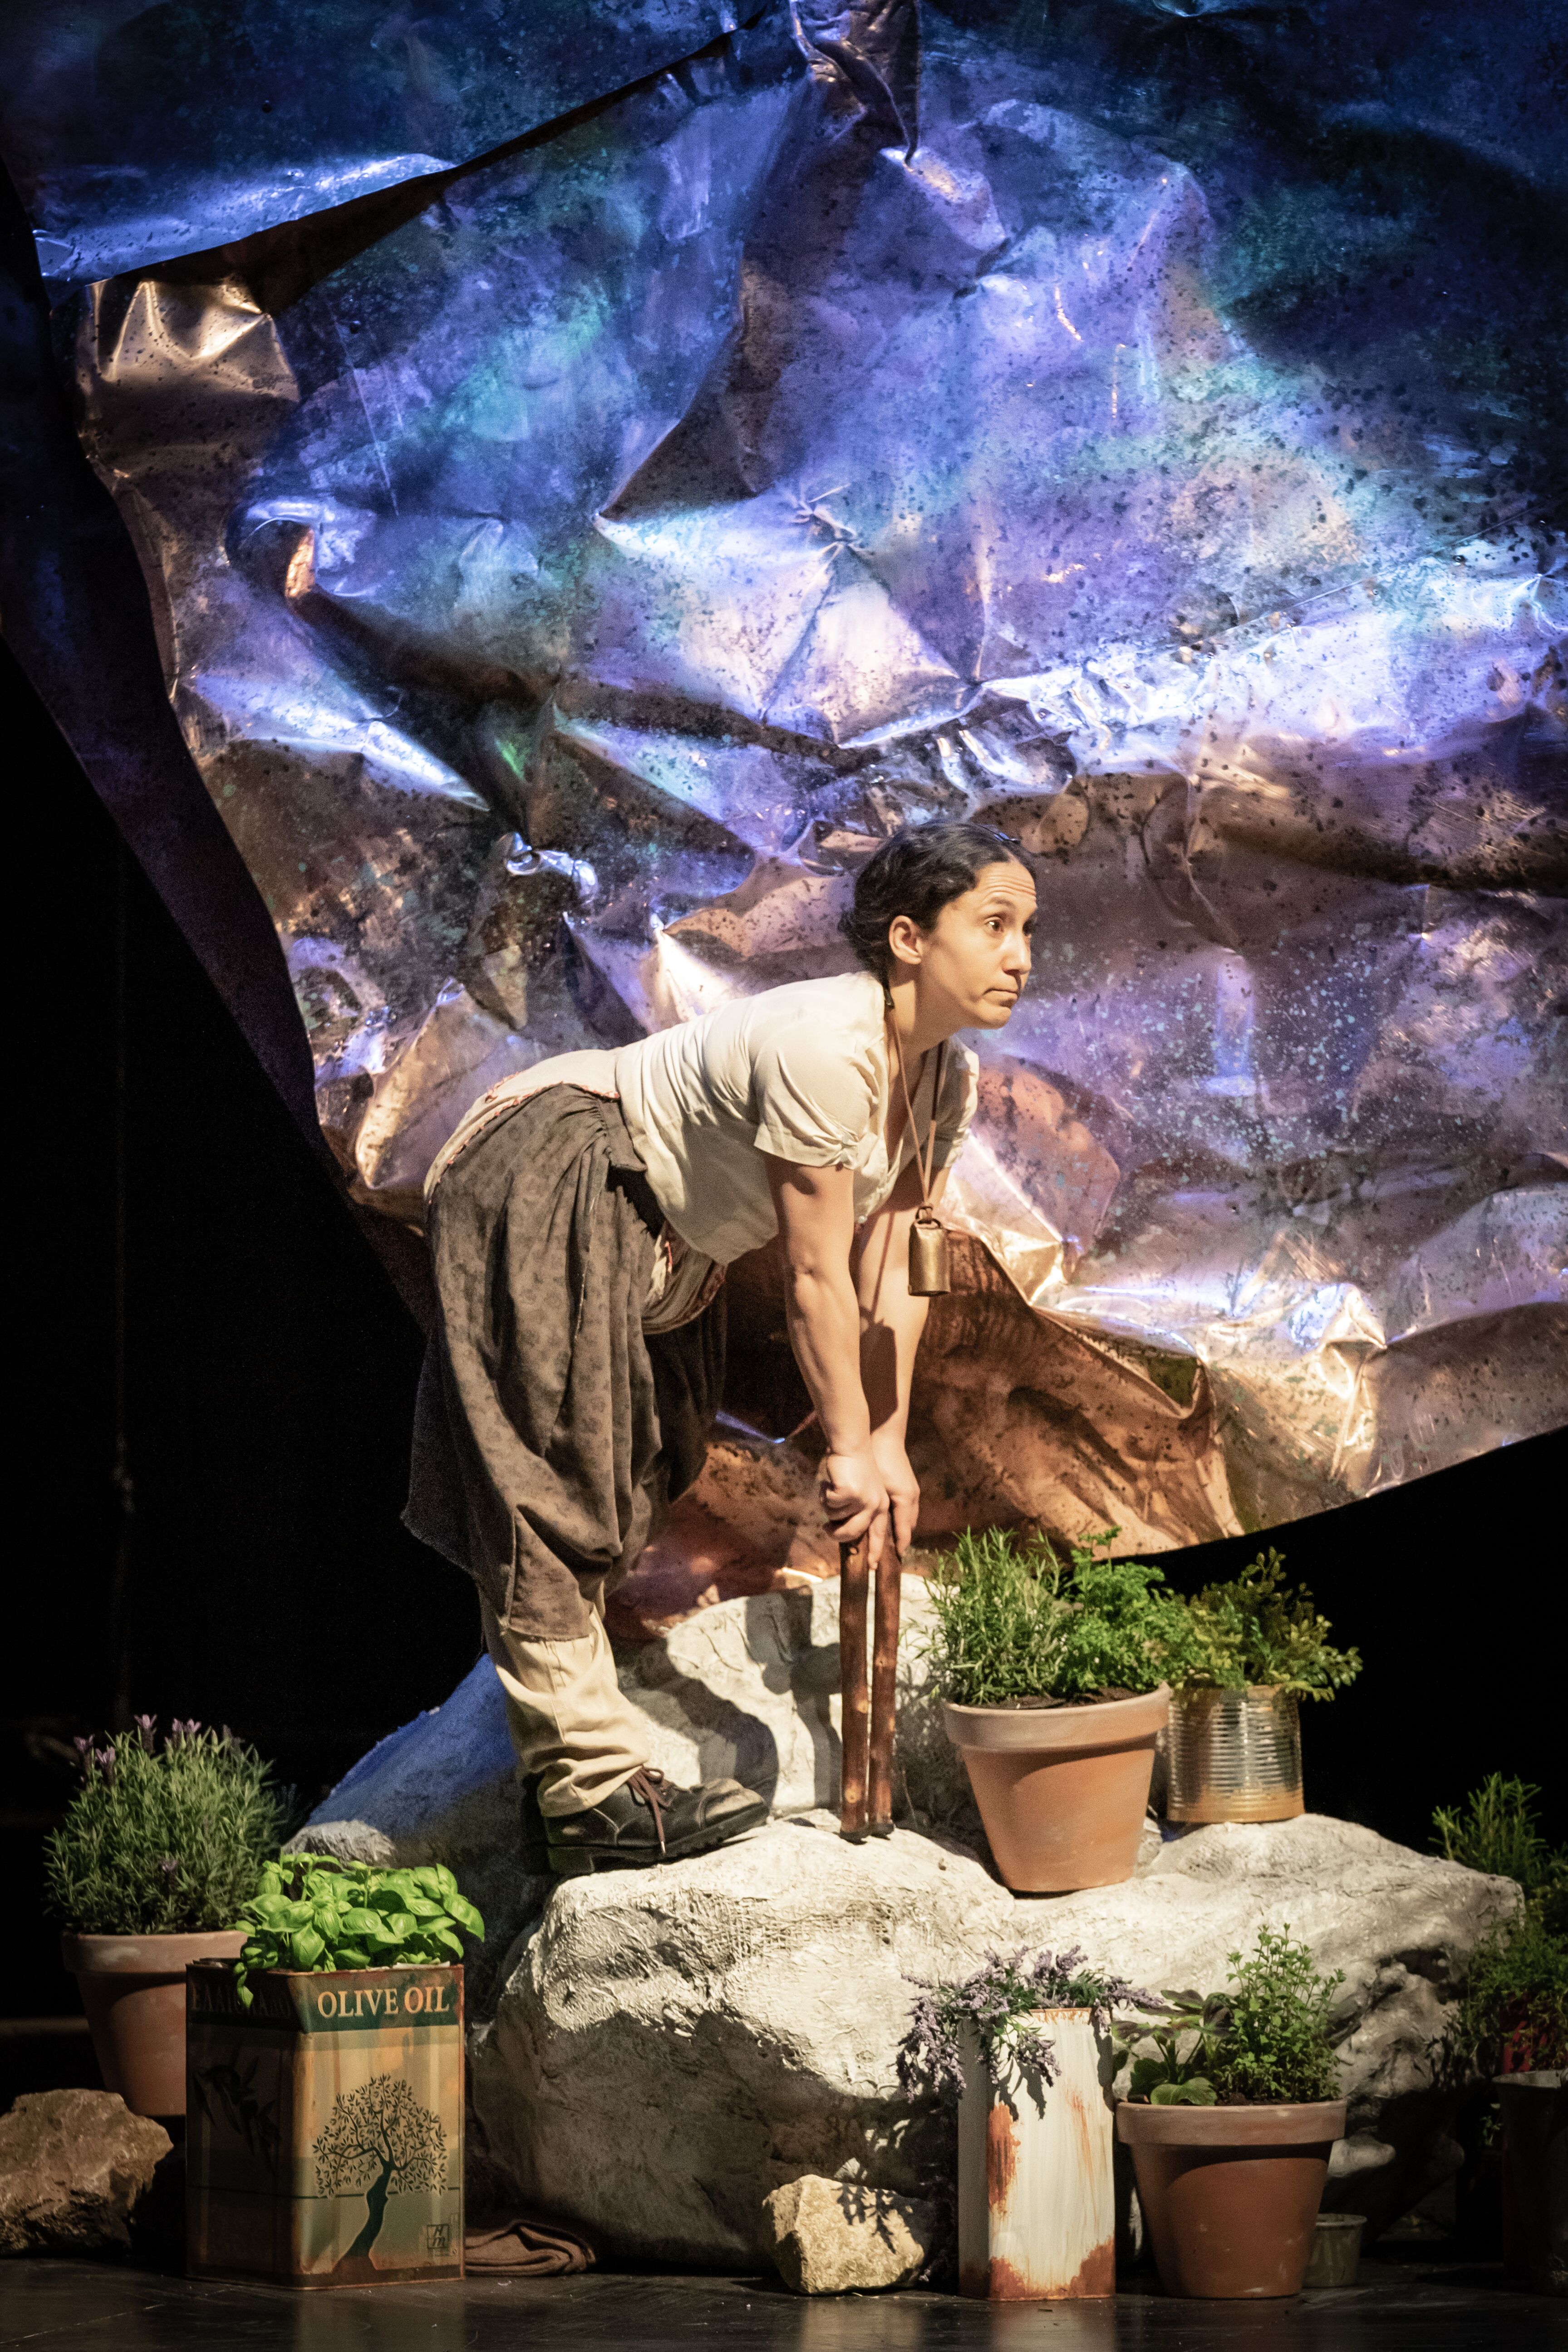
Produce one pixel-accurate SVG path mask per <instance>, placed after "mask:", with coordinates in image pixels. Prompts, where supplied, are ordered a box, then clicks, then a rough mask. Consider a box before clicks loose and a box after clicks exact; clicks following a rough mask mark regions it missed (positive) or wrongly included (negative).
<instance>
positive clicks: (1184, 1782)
mask: <svg viewBox="0 0 1568 2352" xmlns="http://www.w3.org/2000/svg"><path fill="white" fill-rule="evenodd" d="M1284 1572H1285V1563H1284V1561H1283V1559H1281V1558H1280V1556H1279V1553H1278V1552H1277V1551H1268V1552H1259V1554H1258V1558H1257V1559H1255V1560H1254V1561H1253V1563H1252V1565H1251V1567H1250V1568H1247V1569H1244V1570H1242V1572H1241V1574H1240V1575H1239V1576H1237V1577H1233V1578H1232V1579H1231V1580H1230V1581H1229V1582H1228V1583H1226V1584H1208V1585H1205V1587H1204V1589H1203V1591H1201V1592H1200V1593H1198V1594H1196V1595H1195V1597H1194V1599H1192V1600H1190V1601H1187V1603H1186V1604H1185V1606H1186V1623H1185V1626H1184V1629H1183V1633H1182V1636H1181V1639H1180V1641H1179V1642H1178V1643H1176V1644H1174V1645H1173V1651H1172V1654H1171V1657H1170V1662H1169V1672H1170V1676H1171V1682H1172V1685H1173V1688H1172V1692H1171V1722H1170V1734H1169V1738H1170V1786H1169V1793H1168V1795H1167V1798H1166V1808H1165V1809H1166V1811H1167V1812H1168V1814H1169V1816H1170V1818H1171V1819H1172V1821H1174V1822H1281V1821H1287V1820H1289V1818H1290V1817H1291V1816H1292V1815H1293V1814H1296V1813H1299V1812H1300V1811H1302V1809H1303V1806H1304V1802H1305V1800H1304V1798H1303V1795H1302V1790H1301V1723H1300V1704H1299V1703H1300V1700H1301V1699H1303V1698H1312V1699H1325V1698H1332V1696H1333V1695H1334V1693H1335V1691H1336V1690H1342V1689H1343V1688H1344V1686H1345V1685H1346V1684H1347V1683H1350V1682H1353V1681H1354V1679H1355V1677H1356V1675H1358V1674H1359V1673H1360V1672H1361V1658H1360V1655H1359V1654H1358V1653H1357V1652H1356V1651H1354V1650H1336V1649H1333V1648H1331V1646H1330V1643H1329V1640H1328V1636H1329V1633H1330V1630H1331V1629H1330V1626H1329V1623H1328V1621H1327V1619H1326V1618H1323V1617H1320V1616H1319V1614H1318V1612H1317V1610H1316V1609H1315V1608H1314V1606H1313V1604H1312V1596H1311V1594H1310V1592H1306V1591H1291V1590H1290V1588H1289V1586H1287V1585H1286V1584H1285V1582H1284Z"/></svg>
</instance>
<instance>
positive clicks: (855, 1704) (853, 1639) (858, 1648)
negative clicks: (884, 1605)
mask: <svg viewBox="0 0 1568 2352" xmlns="http://www.w3.org/2000/svg"><path fill="white" fill-rule="evenodd" d="M869 1580H870V1571H869V1570H868V1565H867V1539H866V1538H865V1537H864V1536H862V1537H861V1538H860V1540H859V1542H858V1543H847V1544H840V1545H839V1547H838V1680H839V1688H840V1690H841V1691H842V1693H843V1698H844V1717H843V1728H842V1732H841V1735H840V1741H841V1748H842V1756H843V1765H842V1780H841V1783H840V1794H839V1801H838V1832H839V1835H840V1836H841V1837H847V1838H863V1837H864V1836H865V1834H866V1776H867V1767H868V1761H869V1752H868V1751H869V1746H870V1730H871V1725H870V1713H869V1709H868V1704H867V1693H866V1601H867V1590H866V1588H867V1586H868V1582H869Z"/></svg>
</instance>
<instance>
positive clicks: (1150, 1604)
mask: <svg viewBox="0 0 1568 2352" xmlns="http://www.w3.org/2000/svg"><path fill="white" fill-rule="evenodd" d="M1114 1533H1115V1530H1114V1529H1112V1530H1111V1531H1110V1534H1108V1535H1105V1536H1102V1537H1100V1538H1098V1539H1097V1541H1095V1542H1094V1543H1092V1544H1090V1545H1089V1546H1087V1547H1084V1548H1075V1549H1074V1550H1073V1553H1072V1557H1071V1560H1070V1563H1068V1564H1064V1563H1063V1561H1062V1560H1061V1559H1058V1555H1057V1553H1056V1552H1055V1551H1054V1550H1053V1549H1052V1547H1051V1546H1050V1544H1049V1543H1047V1541H1046V1540H1045V1539H1044V1538H1041V1537H1035V1538H1023V1539H1020V1538H1016V1537H1014V1536H1012V1535H1009V1534H1005V1533H999V1532H991V1533H988V1534H985V1535H974V1534H965V1535H963V1537H961V1538H960V1539H959V1541H958V1544H957V1545H956V1547H955V1548H954V1549H953V1550H952V1551H951V1552H949V1553H948V1554H946V1555H945V1557H944V1558H943V1559H941V1560H940V1561H939V1562H938V1563H937V1566H936V1569H935V1570H934V1572H933V1573H932V1575H931V1580H930V1586H929V1590H930V1592H931V1601H932V1604H933V1607H934V1610H935V1618H936V1623H935V1629H934V1632H933V1634H932V1638H931V1663H932V1667H933V1672H934V1676H935V1680H936V1683H937V1686H938V1688H939V1689H940V1691H941V1693H942V1701H943V1706H942V1715H943V1720H944V1722H945V1724H946V1727H947V1732H948V1737H949V1738H951V1739H952V1742H953V1745H954V1746H955V1747H956V1748H958V1749H959V1751H960V1753H961V1754H962V1756H963V1761H964V1766H965V1769H967V1771H968V1774H969V1780H970V1785H971V1787H972V1788H973V1791H974V1799H975V1802H976V1803H977V1804H978V1806H979V1808H980V1816H981V1819H982V1821H983V1822H984V1824H985V1834H986V1836H987V1838H988V1839H989V1840H990V1843H991V1851H992V1853H993V1854H994V1857H995V1862H996V1867H997V1869H998V1870H999V1871H1000V1872H1001V1874H1002V1877H1003V1879H1004V1881H1005V1884H1006V1885H1008V1886H1011V1887H1014V1888H1016V1890H1017V1891H1018V1892H1019V1893H1026V1894H1033V1895H1048V1894H1060V1893H1064V1892H1066V1891H1067V1890H1068V1889H1069V1888H1073V1887H1079V1886H1110V1885H1115V1884H1116V1883H1117V1882H1118V1881H1120V1880H1121V1879H1124V1878H1130V1877H1131V1875H1132V1865H1133V1864H1134V1863H1135V1861H1136V1860H1137V1857H1138V1840H1139V1836H1140V1833H1141V1832H1142V1825H1143V1818H1144V1815H1145V1813H1146V1811H1147V1810H1148V1804H1149V1782H1150V1777H1151V1774H1152V1769H1153V1762H1154V1745H1155V1741H1156V1739H1157V1738H1158V1737H1159V1734H1160V1731H1161V1729H1162V1727H1163V1724H1164V1721H1165V1709H1166V1702H1167V1700H1168V1698H1169V1696H1170V1694H1169V1691H1168V1688H1167V1686H1166V1685H1165V1684H1164V1682H1163V1681H1162V1679H1161V1671H1162V1664H1163V1659H1164V1658H1165V1656H1166V1655H1167V1654H1170V1653H1171V1652H1172V1650H1173V1647H1174V1646H1175V1645H1177V1644H1179V1643H1180V1642H1181V1641H1182V1639H1183V1636H1184V1623H1185V1619H1184V1608H1183V1604H1182V1602H1181V1601H1177V1600H1176V1599H1174V1598H1173V1596H1172V1595H1170V1594H1168V1593H1166V1592H1165V1591H1163V1590H1161V1587H1162V1586H1163V1581H1164V1580H1163V1577H1162V1575H1161V1573H1160V1570H1158V1569H1156V1568H1147V1567H1145V1566H1144V1565H1143V1563H1142V1561H1140V1560H1125V1559H1120V1560H1113V1559H1106V1558H1105V1557H1104V1553H1105V1549H1106V1548H1107V1546H1108V1545H1109V1544H1110V1542H1111V1541H1112V1540H1113V1538H1114Z"/></svg>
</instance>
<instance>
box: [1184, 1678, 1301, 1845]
mask: <svg viewBox="0 0 1568 2352" xmlns="http://www.w3.org/2000/svg"><path fill="white" fill-rule="evenodd" d="M1167 1736H1168V1738H1169V1740H1170V1790H1169V1794H1168V1796H1167V1799H1166V1806H1165V1810H1166V1811H1167V1813H1168V1814H1169V1816H1170V1818H1171V1820H1172V1821H1173V1822H1283V1821H1289V1819H1290V1817H1291V1815H1292V1814H1295V1813H1300V1812H1303V1811H1305V1810H1306V1807H1305V1802H1304V1800H1303V1798H1302V1795H1301V1717H1300V1708H1299V1707H1298V1706H1297V1704H1296V1695H1295V1693H1294V1691H1282V1690H1276V1689H1275V1688H1274V1686H1273V1685H1271V1684H1257V1685H1253V1686H1252V1687H1251V1688H1249V1689H1247V1690H1176V1691H1173V1692H1172V1693H1171V1717H1170V1729H1169V1732H1168V1735H1167Z"/></svg>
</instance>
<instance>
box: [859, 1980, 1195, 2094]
mask: <svg viewBox="0 0 1568 2352" xmlns="http://www.w3.org/2000/svg"><path fill="white" fill-rule="evenodd" d="M910 1983H911V1984H913V1985H916V1986H918V1988H919V1995H918V1998H917V1999H916V2000H915V2001H914V2003H913V2004H912V2006H911V2008H910V2023H909V2028H908V2031H907V2032H906V2033H905V2035H904V2038H903V2041H902V2042H901V2043H900V2049H899V2079H900V2082H901V2083H902V2084H903V2086H904V2088H905V2090H906V2091H908V2092H910V2094H911V2095H918V2094H919V2093H921V2092H929V2091H935V2092H936V2093H937V2095H939V2097H942V2098H944V2099H947V2098H957V2097H958V2096H959V2095H960V2093H961V2092H962V2091H963V2048H964V2043H965V2042H966V2041H967V2040H968V2039H970V2038H971V2037H973V2040H974V2041H975V2042H977V2043H978V2045H979V2047H980V2050H981V2052H982V2053H983V2054H984V2058H985V2061H986V2063H987V2064H988V2065H991V2066H993V2067H994V2066H996V2065H998V2064H1000V2063H1002V2062H1003V2061H1005V2059H1006V2058H1008V2057H1009V2056H1010V2057H1012V2058H1013V2059H1014V2060H1015V2061H1016V2063H1017V2064H1018V2065H1019V2066H1021V2067H1023V2068H1024V2070H1025V2071H1026V2073H1028V2074H1034V2075H1036V2076H1037V2079H1038V2081H1039V2083H1040V2084H1041V2086H1042V2087H1045V2086H1048V2085H1049V2084H1052V2083H1054V2082H1055V2080H1056V2077H1057V2066H1056V2060H1055V2055H1054V2045H1053V2044H1052V2042H1051V2041H1050V2039H1049V2037H1048V2036H1047V2035H1046V2034H1043V2033H1039V2032H1034V2031H1033V2030H1031V2029H1030V2028H1029V2027H1028V2025H1027V2022H1026V2021H1027V2020H1028V2019H1030V2018H1031V2017H1034V2016H1036V2015H1037V2014H1038V2012H1039V2011H1041V2010H1042V2009H1087V2010H1090V2011H1093V2014H1094V2018H1095V2021H1096V2023H1097V2024H1100V2025H1104V2024H1108V2023H1109V2021H1110V2018H1111V2016H1112V2014H1113V2013H1114V2012H1116V2011H1121V2010H1133V2009H1157V2008H1158V2007H1159V2003H1158V2001H1157V2000H1155V1998H1154V1995H1153V1994H1152V1993H1148V1992H1142V1991H1141V1990H1139V1988H1138V1987H1137V1986H1136V1985H1131V1984H1129V1983H1127V1981H1126V1979H1124V1978H1121V1977H1114V1976H1108V1975H1107V1974H1106V1973H1105V1972H1104V1970H1103V1969H1091V1968H1090V1967H1089V1963H1088V1961H1087V1960H1086V1959H1085V1958H1084V1955H1083V1953H1082V1952H1080V1951H1079V1950H1077V1949H1076V1948H1075V1949H1073V1950H1072V1951H1068V1952H1037V1953H1036V1954H1035V1956H1034V1958H1032V1959H1031V1958H1030V1957H1029V1955H1028V1954H1027V1953H1026V1952H1015V1953H1014V1955H1013V1957H1012V1958H1011V1959H1004V1958H1002V1955H1001V1954H1000V1953H999V1952H992V1953H991V1954H990V1955H989V1956H988V1957H987V1958H986V1959H985V1960H984V1962H983V1963H982V1964H981V1966H980V1967H979V1968H978V1969H975V1971H974V1973H973V1976H968V1977H964V1978H963V1979H962V1980H961V1981H960V1982H959V1983H957V1984H939V1983H928V1982H927V1981H926V1980H925V1979H924V1978H921V1977H911V1978H910Z"/></svg>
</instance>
